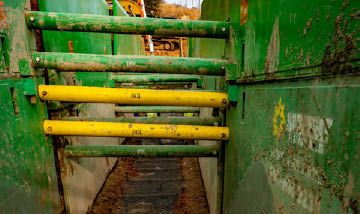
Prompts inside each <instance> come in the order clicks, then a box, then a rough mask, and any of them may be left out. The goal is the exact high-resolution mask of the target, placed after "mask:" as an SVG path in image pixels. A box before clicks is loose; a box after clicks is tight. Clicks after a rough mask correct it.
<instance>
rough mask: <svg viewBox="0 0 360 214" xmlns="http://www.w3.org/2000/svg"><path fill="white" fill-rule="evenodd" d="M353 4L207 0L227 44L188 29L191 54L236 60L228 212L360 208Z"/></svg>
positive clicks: (357, 24) (359, 25) (207, 14)
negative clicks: (227, 30) (222, 24)
mask: <svg viewBox="0 0 360 214" xmlns="http://www.w3.org/2000/svg"><path fill="white" fill-rule="evenodd" d="M359 13H360V4H359V2H358V1H341V0H338V1H325V0H324V1H322V0H316V1H280V0H276V1H246V0H244V1H219V0H205V1H204V2H203V4H202V15H201V18H202V19H210V20H229V21H230V23H231V26H232V34H231V37H230V39H229V41H227V42H226V44H225V46H226V47H224V44H222V43H221V42H220V41H218V42H214V41H212V40H210V39H193V40H192V42H190V55H192V56H202V57H204V56H205V57H206V56H207V54H209V53H212V54H213V55H212V56H213V57H217V58H223V57H225V58H228V59H229V60H230V61H231V62H233V63H235V64H236V65H235V66H234V67H232V68H230V69H233V71H234V73H235V75H232V76H231V75H230V76H228V77H230V78H228V77H227V79H228V80H230V81H228V83H229V85H231V86H230V87H229V88H228V93H229V94H230V95H231V96H232V100H233V103H232V104H231V105H230V107H229V108H228V109H227V120H226V121H227V122H226V123H227V125H228V126H229V127H230V133H231V136H230V140H229V142H228V143H227V145H226V146H225V178H224V196H223V205H222V206H223V208H222V210H223V211H224V213H259V212H260V213H268V212H275V213H341V212H345V213H357V212H359V200H360V186H359V183H360V170H359V165H358V163H359V158H360V157H359V152H360V151H359V150H360V141H359V133H360V128H359V125H360V124H359V123H360V122H359V121H360V120H359V119H360V118H359V115H360V109H359V107H358V106H359V100H360V99H359V96H358V95H359V93H360V88H359V86H360V85H359V83H360V78H359V61H360V57H359V54H360V51H359V38H360V20H359ZM235 38H236V39H235ZM224 53H225V54H224ZM205 85H206V84H205ZM210 166H211V167H214V164H212V165H211V164H210ZM207 170H209V169H208V168H206V167H202V171H207ZM203 176H204V182H205V184H206V180H209V179H210V180H211V179H212V177H213V174H212V175H209V174H204V173H203ZM209 177H210V178H209ZM205 186H206V185H205ZM214 186H215V185H214V183H210V186H209V187H207V192H209V191H210V190H211V189H212V188H213V187H214ZM210 187H211V188H210ZM208 201H209V204H210V207H214V205H213V204H214V203H215V201H214V200H212V199H211V200H209V196H208ZM212 211H213V210H212ZM213 212H214V211H213Z"/></svg>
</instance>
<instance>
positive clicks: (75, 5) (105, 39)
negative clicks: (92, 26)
mask: <svg viewBox="0 0 360 214" xmlns="http://www.w3.org/2000/svg"><path fill="white" fill-rule="evenodd" d="M39 7H40V10H42V11H49V12H67V13H85V14H101V15H109V10H108V7H107V4H106V2H105V1H104V0H92V1H87V0H76V1H74V0H66V1H50V0H39ZM69 42H72V44H73V45H72V46H73V47H72V48H73V52H74V53H92V54H109V55H111V54H112V46H111V34H103V33H87V32H57V31H43V44H44V48H45V51H49V52H67V53H69V52H70V49H71V48H69ZM52 76H53V77H54V80H56V81H59V80H57V79H56V78H55V77H57V76H56V75H55V74H54V73H52ZM60 76H62V77H63V78H65V79H66V80H67V82H71V80H69V78H70V79H71V78H75V79H76V83H77V84H79V85H87V86H91V85H95V86H103V87H106V86H110V81H109V73H88V72H84V73H81V72H79V73H76V75H75V77H71V75H69V74H62V75H60ZM60 80H61V78H60ZM65 82H66V81H65Z"/></svg>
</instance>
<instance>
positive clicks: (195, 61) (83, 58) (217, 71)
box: [32, 52, 227, 75]
mask: <svg viewBox="0 0 360 214" xmlns="http://www.w3.org/2000/svg"><path fill="white" fill-rule="evenodd" d="M32 60H33V63H32V64H33V66H34V67H36V68H52V69H57V70H60V71H78V72H80V71H95V72H143V73H173V74H203V75H205V74H206V75H224V72H225V66H226V64H227V61H226V60H220V59H200V58H186V57H182V58H179V57H159V56H131V55H129V56H126V55H100V54H71V53H54V52H52V53H50V52H48V53H41V52H35V53H33V54H32Z"/></svg>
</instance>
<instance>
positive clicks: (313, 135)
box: [286, 112, 333, 154]
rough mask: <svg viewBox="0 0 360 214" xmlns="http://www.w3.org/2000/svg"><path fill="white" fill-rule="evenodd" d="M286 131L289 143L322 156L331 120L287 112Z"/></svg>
mask: <svg viewBox="0 0 360 214" xmlns="http://www.w3.org/2000/svg"><path fill="white" fill-rule="evenodd" d="M287 121H288V122H287V125H286V130H287V132H288V139H289V142H290V143H292V144H296V145H298V146H300V147H302V148H307V149H309V150H311V151H314V152H317V153H319V154H323V153H324V151H325V149H326V148H325V146H326V144H327V143H328V140H329V134H330V129H331V127H332V125H333V120H332V119H330V118H321V117H318V116H311V115H304V114H298V113H291V112H289V113H288V115H287Z"/></svg>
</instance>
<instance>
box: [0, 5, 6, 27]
mask: <svg viewBox="0 0 360 214" xmlns="http://www.w3.org/2000/svg"><path fill="white" fill-rule="evenodd" d="M4 28H7V21H6V13H5V3H4V2H3V1H0V29H4Z"/></svg>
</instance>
